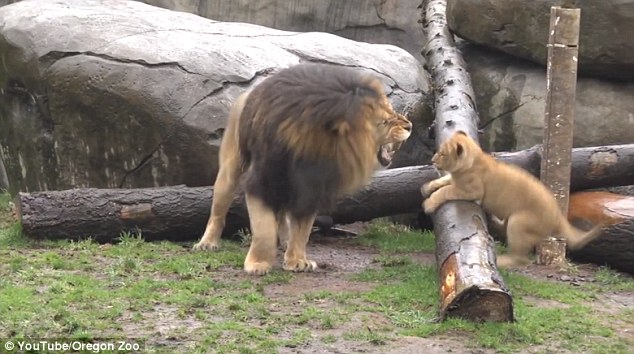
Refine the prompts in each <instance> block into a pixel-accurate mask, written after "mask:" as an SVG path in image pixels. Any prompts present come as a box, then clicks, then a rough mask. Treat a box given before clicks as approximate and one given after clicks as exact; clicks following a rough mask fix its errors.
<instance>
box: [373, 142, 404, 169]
mask: <svg viewBox="0 0 634 354" xmlns="http://www.w3.org/2000/svg"><path fill="white" fill-rule="evenodd" d="M402 144H403V143H402V142H398V143H389V144H385V145H381V147H380V148H379V151H378V153H377V156H376V157H377V158H378V160H379V163H381V166H383V167H387V166H389V165H390V163H392V158H393V157H394V153H396V152H397V151H398V149H399V148H400V147H401V145H402Z"/></svg>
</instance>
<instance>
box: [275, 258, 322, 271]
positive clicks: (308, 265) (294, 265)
mask: <svg viewBox="0 0 634 354" xmlns="http://www.w3.org/2000/svg"><path fill="white" fill-rule="evenodd" d="M283 268H284V270H289V271H291V272H312V271H314V270H315V269H317V263H315V262H314V261H311V260H309V259H306V258H304V259H288V260H285V261H284V265H283Z"/></svg>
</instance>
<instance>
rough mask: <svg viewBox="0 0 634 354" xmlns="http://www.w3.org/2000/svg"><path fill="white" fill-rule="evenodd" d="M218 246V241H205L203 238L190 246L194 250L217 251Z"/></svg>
mask: <svg viewBox="0 0 634 354" xmlns="http://www.w3.org/2000/svg"><path fill="white" fill-rule="evenodd" d="M219 248H220V245H219V244H218V242H213V241H207V240H205V239H202V240H200V242H198V243H197V244H195V245H194V247H192V250H194V251H217V250H218V249H219Z"/></svg>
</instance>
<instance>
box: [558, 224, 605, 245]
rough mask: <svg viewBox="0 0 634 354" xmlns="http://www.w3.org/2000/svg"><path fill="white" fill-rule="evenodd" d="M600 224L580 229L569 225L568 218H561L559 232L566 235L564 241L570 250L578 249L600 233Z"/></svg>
mask: <svg viewBox="0 0 634 354" xmlns="http://www.w3.org/2000/svg"><path fill="white" fill-rule="evenodd" d="M601 228H602V225H596V226H594V227H593V228H592V229H590V230H589V231H582V230H579V229H577V228H576V227H574V226H572V225H570V223H569V222H568V220H566V219H565V218H562V220H561V224H560V225H559V234H560V235H562V236H565V237H566V243H567V244H568V248H570V249H571V250H578V249H581V248H583V247H584V246H585V245H587V244H588V243H589V242H590V241H592V240H594V239H595V238H597V237H599V235H601Z"/></svg>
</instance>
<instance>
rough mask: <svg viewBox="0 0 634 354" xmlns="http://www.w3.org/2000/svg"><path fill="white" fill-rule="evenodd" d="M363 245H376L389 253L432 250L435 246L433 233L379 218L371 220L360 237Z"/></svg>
mask: <svg viewBox="0 0 634 354" xmlns="http://www.w3.org/2000/svg"><path fill="white" fill-rule="evenodd" d="M359 241H360V242H361V244H362V245H364V246H371V247H376V248H378V249H380V250H382V251H385V252H389V253H404V252H433V251H434V249H435V247H436V239H435V237H434V234H433V233H431V232H428V231H420V230H411V229H409V228H408V227H406V226H403V225H398V224H394V223H390V222H388V221H384V220H379V221H375V222H372V223H371V224H370V227H369V228H368V230H366V231H365V232H364V233H363V234H362V235H361V236H360V237H359Z"/></svg>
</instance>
